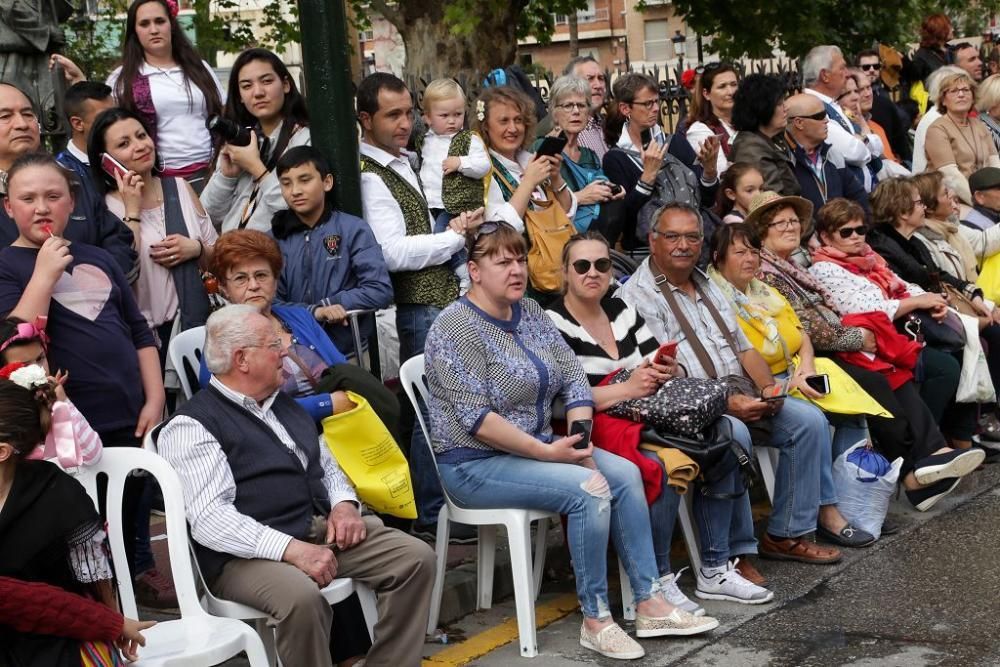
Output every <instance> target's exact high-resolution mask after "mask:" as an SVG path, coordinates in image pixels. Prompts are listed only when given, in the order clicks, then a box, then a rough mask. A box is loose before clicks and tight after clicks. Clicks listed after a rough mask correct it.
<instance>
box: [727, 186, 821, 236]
mask: <svg viewBox="0 0 1000 667" xmlns="http://www.w3.org/2000/svg"><path fill="white" fill-rule="evenodd" d="M785 206H791V207H792V208H793V209H795V215H797V216H799V220H800V221H801V222H802V229H803V230H805V229H809V228H811V227H812V215H813V205H812V202H811V201H809V200H808V199H803V198H802V197H783V196H781V195H779V194H778V193H777V192H773V191H771V190H763V191H761V192H758V193H757V194H755V195H754V196H753V197H752V198H751V199H750V211H749V212H748V213H747V216H746V218H744V219H743V222H744V223H745V224H746V225H747V226H748V227H749V228H750V230H751V231H752V232H753V233H754V234H756V235H757V236H758V237H759V238H764V237H765V236H766V235H767V230H766V229H764V228H763V226H762V224H761V222H760V219H761V217H763V215H764V214H765V213H767V212H768V211H770V210H772V209H774V208H784V207H785Z"/></svg>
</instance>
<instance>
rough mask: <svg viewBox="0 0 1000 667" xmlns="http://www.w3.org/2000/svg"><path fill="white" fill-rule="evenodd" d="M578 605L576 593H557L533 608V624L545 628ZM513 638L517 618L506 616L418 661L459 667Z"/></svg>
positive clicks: (431, 666) (425, 664) (435, 666)
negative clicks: (503, 619)
mask: <svg viewBox="0 0 1000 667" xmlns="http://www.w3.org/2000/svg"><path fill="white" fill-rule="evenodd" d="M579 608H580V602H579V600H578V599H577V597H576V593H566V594H565V595H560V596H559V597H557V598H555V599H552V600H549V601H548V602H546V603H545V604H543V605H539V606H536V607H535V627H537V628H538V629H541V628H544V627H545V626H547V625H549V624H550V623H554V622H555V621H558V620H559V619H560V618H565V617H566V616H569V615H570V614H572V613H573V612H575V611H576V610H577V609H579ZM515 640H517V617H514V618H508V619H507V620H506V621H504V622H503V623H501V624H500V625H497V626H496V627H492V628H490V629H489V630H484V631H482V632H480V633H479V634H477V635H473V636H471V637H469V638H468V639H466V640H465V641H464V642H462V643H460V644H455V645H454V646H449V647H448V648H446V649H444V650H443V651H441V652H439V653H436V654H434V655H432V656H431V657H429V658H424V660H423V662H422V663H421V664H422V665H423V667H441V666H442V665H447V666H448V667H461V665H465V664H468V663H470V662H472V661H473V660H475V659H476V658H480V657H482V656H484V655H486V654H487V653H489V652H491V651H495V650H496V649H498V648H500V647H501V646H503V645H505V644H509V643H510V642H512V641H515Z"/></svg>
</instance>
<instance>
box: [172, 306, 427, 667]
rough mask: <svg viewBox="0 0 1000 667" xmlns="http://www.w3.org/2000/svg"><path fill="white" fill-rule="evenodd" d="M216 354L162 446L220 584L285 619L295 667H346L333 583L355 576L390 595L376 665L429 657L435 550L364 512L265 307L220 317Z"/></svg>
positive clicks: (281, 627)
mask: <svg viewBox="0 0 1000 667" xmlns="http://www.w3.org/2000/svg"><path fill="white" fill-rule="evenodd" d="M204 355H205V363H206V365H207V366H208V370H209V371H211V373H212V379H211V382H210V384H209V386H208V388H206V389H205V390H204V391H201V392H199V393H198V394H196V395H195V396H194V398H193V399H192V400H191V401H189V402H187V403H186V404H184V406H182V407H181V409H180V410H178V411H177V414H176V415H175V416H174V418H173V419H171V420H170V421H169V422H168V423H167V424H166V425H165V426H164V427H163V430H162V432H161V433H160V435H159V437H158V441H157V444H158V449H159V452H160V454H161V455H163V457H164V458H166V459H167V460H168V461H169V462H170V463H171V464H172V465H173V467H174V469H175V470H177V473H178V475H179V476H180V478H181V483H182V485H183V488H184V504H185V509H186V514H187V520H188V523H189V524H190V526H191V536H192V538H193V540H194V543H195V544H194V546H195V553H196V555H197V557H198V563H199V565H200V567H201V570H202V574H203V575H204V577H205V580H206V582H207V583H208V586H209V588H211V589H212V591H213V592H214V593H215V594H216V595H218V596H219V597H221V598H224V599H227V600H233V601H235V602H240V603H243V604H246V605H249V606H251V607H254V608H256V609H261V610H263V611H265V612H267V613H268V614H269V615H270V616H271V617H272V619H273V621H274V623H275V628H276V639H277V649H278V656H279V657H280V658H281V662H282V663H283V664H285V665H310V666H313V665H319V666H323V665H331V666H332V664H333V662H332V658H331V655H330V633H331V623H332V620H333V612H332V611H331V608H330V605H329V604H328V603H327V602H326V600H324V598H323V596H322V595H320V588H322V587H324V586H327V585H328V584H329V583H330V582H331V581H333V579H334V578H336V577H352V578H354V579H356V580H358V581H361V582H363V583H365V584H367V585H368V586H370V587H371V588H372V589H373V590H374V591H375V593H376V595H378V596H379V597H380V598H382V600H381V602H383V603H384V604H380V605H379V607H380V608H381V609H382V610H383V614H382V616H381V617H380V618H379V619H378V624H377V625H376V635H377V639H376V641H375V642H374V644H373V645H372V648H371V651H370V652H369V653H368V660H369V662H371V663H372V664H389V663H390V662H392V663H396V664H400V665H414V666H415V665H419V664H420V655H421V648H422V646H423V640H424V629H425V627H426V625H427V614H428V610H429V602H430V593H431V586H432V585H433V580H434V552H433V551H432V550H431V549H430V547H428V546H427V545H426V544H424V543H423V542H421V541H420V540H418V539H416V538H413V537H410V536H409V535H406V534H405V533H402V532H399V531H397V530H394V529H391V528H386V527H385V526H384V525H382V522H381V521H380V520H379V519H378V518H377V517H375V516H373V515H362V507H361V505H360V503H359V502H358V499H357V496H356V494H355V492H354V487H353V486H352V485H351V483H350V481H349V480H348V479H347V477H346V476H345V475H344V473H343V471H342V470H341V469H340V466H339V465H338V464H337V461H336V460H335V459H334V458H333V455H332V454H331V453H330V450H329V449H328V448H327V447H326V445H325V443H323V441H322V438H321V437H320V438H317V436H316V427H315V424H314V422H313V420H312V418H311V417H310V416H309V415H308V413H306V411H305V410H304V409H302V408H301V407H299V405H298V404H297V403H296V402H295V401H294V400H293V399H291V398H290V397H289V396H287V395H285V394H284V393H283V392H281V391H280V387H281V385H282V383H283V373H282V369H283V363H282V360H283V358H284V357H285V355H286V351H285V350H284V349H283V348H282V343H281V339H280V338H278V337H277V336H276V335H275V332H274V330H273V329H272V327H271V324H270V321H269V320H268V319H267V318H265V317H264V316H262V315H260V314H259V313H258V312H257V309H256V308H253V307H252V306H246V305H236V306H227V307H225V308H223V309H221V310H219V311H217V312H215V313H213V314H212V316H211V317H209V319H208V322H207V324H206V340H205V349H204ZM386 612H387V613H386Z"/></svg>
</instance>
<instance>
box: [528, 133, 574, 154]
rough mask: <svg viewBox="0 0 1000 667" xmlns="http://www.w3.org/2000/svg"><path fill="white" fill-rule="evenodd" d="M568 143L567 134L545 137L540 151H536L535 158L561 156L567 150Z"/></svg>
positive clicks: (539, 147)
mask: <svg viewBox="0 0 1000 667" xmlns="http://www.w3.org/2000/svg"><path fill="white" fill-rule="evenodd" d="M566 141H567V139H566V134H565V133H563V132H560V133H559V134H558V135H556V136H554V137H545V138H544V139H542V143H541V144H539V146H538V150H537V151H535V157H536V158H539V157H542V156H556V155H559V154H560V153H562V151H563V149H564V148H566Z"/></svg>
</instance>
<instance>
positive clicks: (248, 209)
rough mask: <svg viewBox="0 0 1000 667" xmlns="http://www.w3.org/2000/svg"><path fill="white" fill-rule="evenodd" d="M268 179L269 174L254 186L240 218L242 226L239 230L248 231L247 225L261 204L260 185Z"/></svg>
mask: <svg viewBox="0 0 1000 667" xmlns="http://www.w3.org/2000/svg"><path fill="white" fill-rule="evenodd" d="M268 173H269V172H268ZM266 177H267V173H265V174H264V176H263V177H262V178H261V179H260V181H257V182H256V183H254V184H253V190H251V191H250V196H249V197H248V198H247V203H246V205H245V206H244V207H243V215H241V216H240V225H239V227H238V229H246V226H247V224H248V223H249V222H250V218H252V217H253V214H254V211H256V210H257V205H258V204H259V203H260V183H261V181H263V180H264V178H266Z"/></svg>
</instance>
